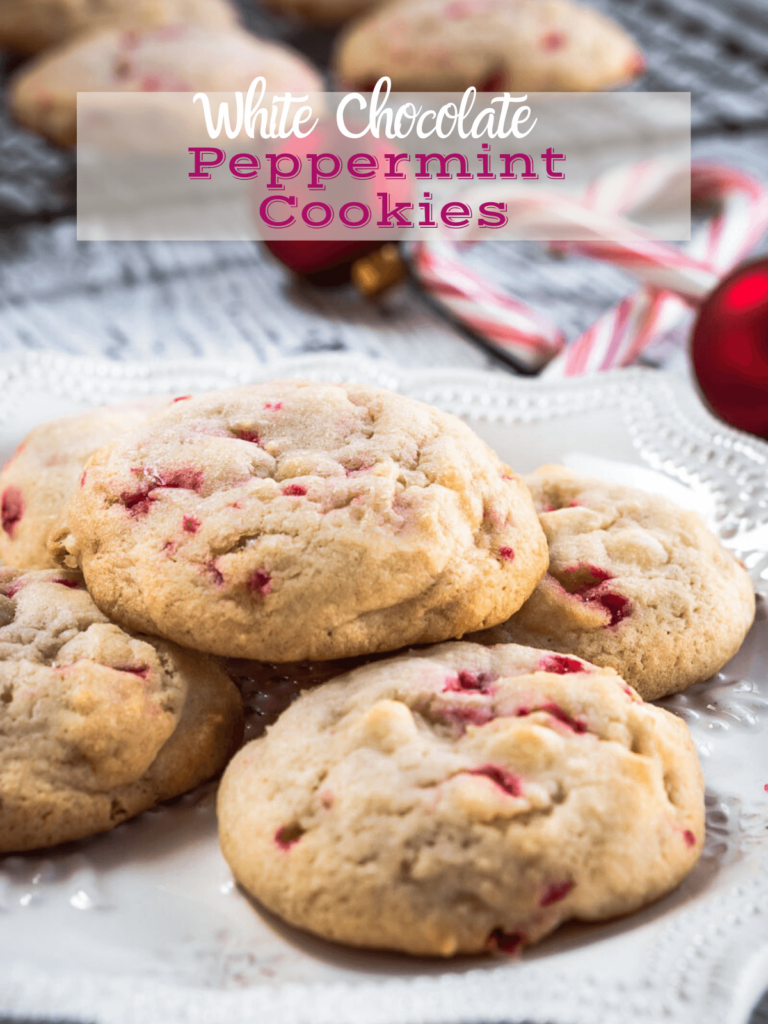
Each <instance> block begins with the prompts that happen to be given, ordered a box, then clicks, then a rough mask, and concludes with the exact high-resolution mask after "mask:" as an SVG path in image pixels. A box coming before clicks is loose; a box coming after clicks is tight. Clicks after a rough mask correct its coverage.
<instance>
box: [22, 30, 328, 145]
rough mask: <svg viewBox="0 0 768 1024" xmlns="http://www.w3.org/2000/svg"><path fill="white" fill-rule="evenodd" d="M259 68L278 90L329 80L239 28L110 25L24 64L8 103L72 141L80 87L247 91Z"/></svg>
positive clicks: (30, 124) (312, 88)
mask: <svg viewBox="0 0 768 1024" xmlns="http://www.w3.org/2000/svg"><path fill="white" fill-rule="evenodd" d="M259 75H263V76H264V77H265V78H266V80H267V83H268V86H269V88H270V90H271V91H273V92H280V91H281V90H290V91H291V92H294V93H311V92H319V91H321V90H322V88H323V82H322V78H321V77H320V75H319V73H318V72H317V71H316V70H315V69H314V68H313V67H312V66H311V65H310V63H309V62H308V61H307V60H305V58H304V57H302V56H301V55H300V54H298V53H295V52H294V51H293V50H290V49H289V48H288V47H286V46H282V45H280V44H278V43H273V42H269V41H267V40H265V39H259V38H258V37H257V36H254V35H251V34H250V33H249V32H245V31H241V30H239V29H232V30H222V31H214V30H212V29H206V28H203V27H201V26H199V25H171V26H167V27H165V28H158V29H148V30H145V31H124V30H120V29H113V28H108V29H102V30H100V31H97V32H92V33H89V34H88V35H86V36H78V37H77V38H76V39H74V40H72V41H71V42H70V43H67V44H65V45H64V46H62V47H58V48H57V49H55V50H52V51H51V52H50V53H45V54H43V55H42V57H40V58H38V59H37V60H35V61H33V62H32V63H31V64H28V65H24V67H22V69H21V70H20V71H19V72H18V73H17V75H16V76H15V77H14V79H13V81H12V83H11V87H10V105H11V112H12V113H13V115H14V117H16V119H17V120H18V121H19V122H20V123H21V124H23V125H24V126H25V127H27V128H30V129H31V130H32V131H36V132H39V133H40V134H41V135H45V136H46V137H47V138H49V139H51V141H53V142H55V143H57V144H58V145H60V146H72V145H74V144H75V142H76V141H77V94H78V92H103V93H110V92H198V91H203V92H209V93H210V92H229V91H233V90H240V91H241V92H247V90H248V87H249V86H250V84H251V82H252V81H253V79H254V78H257V77H258V76H259Z"/></svg>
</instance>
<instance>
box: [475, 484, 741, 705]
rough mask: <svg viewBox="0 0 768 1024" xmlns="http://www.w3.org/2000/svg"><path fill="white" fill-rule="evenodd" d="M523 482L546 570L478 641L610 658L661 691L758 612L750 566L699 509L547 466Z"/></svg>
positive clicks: (694, 671) (686, 681)
mask: <svg viewBox="0 0 768 1024" xmlns="http://www.w3.org/2000/svg"><path fill="white" fill-rule="evenodd" d="M525 481H526V483H527V484H528V486H529V487H530V488H531V491H532V493H533V497H534V501H535V503H536V508H537V510H538V512H539V519H540V521H541V525H542V526H543V528H544V532H545V533H546V535H547V541H548V543H549V555H550V565H549V571H548V573H547V574H546V575H545V576H544V578H543V579H542V580H541V582H540V583H539V585H538V587H537V588H536V590H535V591H534V593H533V595H532V596H531V597H530V598H529V600H528V601H527V602H526V604H525V605H524V606H523V607H522V608H521V609H520V611H519V612H518V613H517V614H516V615H514V616H512V618H511V619H510V620H509V621H508V622H505V623H504V624H503V625H501V626H498V627H497V628H495V629H492V630H489V631H487V632H486V633H484V634H482V635H481V636H480V637H477V638H473V639H479V640H481V641H482V642H484V643H508V642H513V643H523V644H529V645H530V646H532V647H548V648H552V650H556V651H560V652H562V653H566V654H575V655H577V656H578V657H580V658H587V659H589V660H590V661H593V662H595V664H598V665H605V666H610V667H612V668H615V669H616V671H617V672H619V673H620V674H621V675H622V676H623V677H624V678H625V679H626V680H627V682H629V683H631V684H632V686H634V687H635V689H636V690H637V691H638V692H639V693H640V694H641V695H642V696H643V697H644V698H645V699H646V700H655V699H656V698H658V697H663V696H665V695H667V694H670V693H676V692H677V691H679V690H683V689H685V688H686V687H687V686H690V685H691V684H692V683H697V682H700V681H702V680H704V679H707V678H708V677H709V676H711V675H713V674H714V673H715V672H717V671H718V670H719V669H721V668H722V667H723V665H724V664H725V663H726V662H727V661H728V660H729V659H730V658H731V657H733V655H734V654H735V653H736V651H737V650H738V649H739V647H740V646H741V644H742V642H743V640H744V637H745V636H746V634H747V631H748V630H749V627H750V626H751V625H752V621H753V619H754V616H755V594H754V590H753V588H752V584H751V582H750V579H749V576H748V575H747V572H746V570H745V569H744V567H743V566H742V565H741V563H740V562H738V561H737V560H736V558H735V557H734V556H733V555H732V554H731V553H730V552H729V551H727V550H726V549H725V548H724V547H723V545H722V544H721V543H720V541H719V540H718V539H717V537H715V536H714V535H713V534H712V533H711V532H710V531H709V530H708V529H707V527H706V526H705V525H704V522H703V521H702V519H701V518H700V516H698V515H697V514H696V513H695V512H691V511H689V510H687V509H683V508H680V507H679V506H677V505H675V504H674V502H672V501H669V499H667V498H664V497H661V496H659V495H655V494H649V493H647V492H645V491H640V490H635V489H634V488H631V487H624V486H621V485H618V484H611V483H607V482H605V481H601V480H593V479H590V478H588V477H583V476H579V475H578V474H576V473H572V472H570V471H569V470H567V469H564V468H563V467H562V466H543V467H542V468H541V469H539V470H537V471H536V472H535V473H533V474H531V475H530V476H527V477H525Z"/></svg>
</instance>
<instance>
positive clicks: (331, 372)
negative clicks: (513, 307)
mask: <svg viewBox="0 0 768 1024" xmlns="http://www.w3.org/2000/svg"><path fill="white" fill-rule="evenodd" d="M273 376H306V377H310V378H315V379H323V378H324V379H335V380H341V379H356V380H361V381H367V382H372V383H376V384H380V385H383V386H386V387H390V388H395V389H397V390H399V391H401V392H403V393H405V394H408V395H411V396H413V397H416V398H420V399H423V400H425V401H428V402H432V403H434V404H436V405H439V406H441V407H442V408H444V409H447V410H449V411H451V412H454V413H458V414H459V415H460V416H462V417H464V418H465V419H466V420H467V421H468V422H469V423H470V424H471V425H472V426H473V427H474V428H475V429H476V430H477V432H478V433H479V434H481V435H482V436H483V437H484V438H485V439H486V440H487V441H488V442H489V443H490V444H491V445H492V446H493V447H494V448H495V449H496V450H497V451H498V452H499V454H500V455H501V456H502V457H503V458H505V459H506V460H508V461H509V462H510V463H511V465H512V466H514V467H515V468H516V469H518V470H522V471H525V470H530V469H533V468H535V466H536V465H538V464H539V463H541V462H545V461H565V462H566V463H568V464H570V465H572V466H574V468H578V469H583V470H586V471H589V472H594V473H598V474H604V475H609V476H613V477H615V478H616V479H621V480H625V481H627V482H632V483H635V484H637V485H639V486H642V487H645V488H647V489H650V490H657V491H663V492H665V493H667V494H669V495H670V496H672V497H674V498H676V499H677V500H679V501H681V502H683V503H685V504H688V505H690V506H692V507H695V508H699V509H700V510H701V511H702V513H703V514H704V515H705V517H706V518H707V519H708V521H709V523H710V525H711V526H712V527H713V528H714V529H716V530H717V531H718V532H719V533H720V535H721V536H722V537H723V538H724V539H725V541H726V543H727V544H729V545H731V546H732V547H733V548H734V549H736V550H737V551H738V552H739V553H740V555H741V557H742V558H743V559H744V561H745V562H746V564H747V566H748V568H749V569H750V572H751V574H752V579H753V580H754V583H755V586H756V588H757V590H758V591H759V592H760V594H761V595H765V593H766V591H768V473H767V469H768V446H767V445H765V444H763V443H762V442H759V441H756V440H754V439H752V438H749V437H746V436H745V435H741V434H737V433H736V432H734V431H731V430H728V429H727V428H725V427H723V426H722V425H720V424H719V423H717V422H716V421H715V420H713V419H712V418H711V417H710V416H709V415H708V414H707V413H705V412H704V410H703V409H702V408H701V406H700V404H699V402H698V400H697V399H696V397H695V396H694V394H693V393H692V391H691V390H690V388H689V386H688V385H687V384H685V383H684V382H682V381H678V380H676V379H673V378H671V377H667V376H665V375H663V374H661V373H658V372H655V371H643V370H629V371H620V372H618V373H612V374H606V375H604V376H601V377H599V378H591V379H589V380H583V381H575V382H573V381H571V382H565V383H553V384H546V383H542V382H538V381H530V380H521V379H519V378H514V377H512V376H509V375H507V374H505V373H502V372H498V373H488V372H486V371H479V370H465V369H462V370H434V371H413V370H408V371H401V370H398V369H397V368H395V367H392V366H388V365H385V364H382V363H373V362H367V361H364V360H361V359H358V358H351V357H349V356H331V357H328V356H323V357H312V358H301V359H296V360H293V361H291V362H290V363H288V362H285V363H280V364H271V365H269V366H264V365H258V364H255V363H254V364H248V365H243V364H239V365H237V366H224V365H221V364H212V363H202V362H196V363H179V364H173V365H171V364H157V365H154V366H153V365H146V364H145V365H143V366H136V365H125V364H114V363H109V364H108V363H95V362H90V361H74V360H71V359H66V358H57V357H52V356H49V355H46V356H45V357H33V358H30V359H28V360H27V361H26V362H25V363H23V364H20V365H18V366H16V367H13V368H11V369H10V370H8V369H5V370H3V371H0V388H1V389H2V391H1V393H2V394H3V395H4V396H5V398H4V401H3V404H2V408H0V459H2V458H4V457H5V456H7V455H8V454H9V453H10V451H11V450H12V449H13V447H14V446H15V445H16V443H17V442H18V441H19V440H21V438H22V436H23V435H24V434H25V433H26V431H27V430H28V429H29V427H30V426H32V425H33V424H34V423H36V422H39V421H41V420H43V419H47V418H50V417H52V416H55V415H60V414H63V413H66V412H69V411H74V410H76V409H79V408H82V407H84V406H87V405H92V404H95V403H99V402H102V401H117V400H120V399H123V398H127V397H131V396H134V395H141V394H148V393H153V392H169V391H170V392H172V393H175V394H184V393H188V392H190V391H195V390H203V389H206V388H212V387H218V386H222V385H225V384H229V383H235V382H239V381H251V380H260V379H265V378H268V377H273ZM3 378H4V379H3ZM767 669H768V625H766V605H765V603H764V599H763V598H762V597H761V599H760V601H759V604H758V621H757V623H756V625H755V627H754V629H753V630H752V632H751V633H750V635H749V637H748V638H747V641H746V643H745V645H744V647H743V648H742V650H741V652H740V653H739V654H738V655H737V657H736V658H734V660H733V661H732V662H731V663H730V664H729V665H728V666H726V668H725V669H724V670H723V671H722V672H721V673H719V674H718V675H717V676H716V677H715V678H714V679H712V680H710V681H709V682H708V683H705V684H702V685H700V686H697V687H693V688H691V689H690V690H688V691H687V692H686V693H685V694H684V695H680V696H677V697H675V698H672V699H671V700H669V701H667V702H666V704H667V706H668V707H670V708H672V709H673V710H674V711H676V712H678V713H679V714H681V715H683V717H684V718H685V719H686V720H687V721H688V723H689V725H690V726H691V729H692V732H693V735H694V737H695V740H696V744H697V746H698V749H699V753H700V755H701V758H702V763H703V766H704V772H705V775H706V780H707V787H708V796H707V806H708V822H707V843H706V848H705V852H704V855H703V857H702V859H701V861H700V863H699V865H698V867H697V868H696V869H695V871H694V872H693V873H692V875H691V876H690V877H689V878H688V879H687V880H686V882H685V883H684V884H683V885H682V886H681V887H680V888H679V889H678V890H677V891H676V892H674V893H673V894H671V895H670V896H668V897H667V898H666V899H664V900H661V901H659V902H658V903H656V904H655V905H653V906H651V907H649V908H647V909H646V910H644V911H642V912H641V913H638V914H635V915H632V916H631V917H628V918H625V919H621V920H618V921H614V922H610V923H607V924H604V925H589V926H587V925H575V924H573V925H569V926H567V927H566V928H563V929H561V930H560V931H558V932H557V933H556V934H555V935H553V936H552V937H551V938H550V939H548V940H547V941H545V942H543V943H542V944H541V945H540V946H538V947H536V948H535V949H532V950H530V951H528V952H526V953H525V954H524V955H523V956H522V958H521V959H520V960H517V961H503V960H502V961H499V960H487V961H485V960H471V959H464V960H461V961H454V962H449V963H443V962H435V961H418V960H412V959H408V958H405V957H398V956H391V955H379V954H373V953H366V952H355V951H354V950H347V949H344V948H341V947H337V946H333V945H331V944H328V943H323V942H321V941H320V940H317V939H313V938H311V937H309V936H307V935H304V934H301V933H299V932H296V931H294V930H292V929H290V928H288V927H286V926H284V925H282V924H281V923H280V922H278V921H276V920H275V919H273V918H271V917H269V916H267V915H266V914H264V913H263V912H260V911H257V910H256V908H254V906H253V905H252V904H251V903H250V902H249V901H248V900H247V899H246V898H245V897H244V896H243V895H242V894H241V893H240V892H239V891H238V890H237V889H236V888H235V887H234V886H233V884H232V880H231V877H230V874H229V872H228V870H227V867H226V865H225V863H224V861H223V859H222V857H221V855H220V853H219V851H218V846H217V842H216V828H215V819H214V810H213V799H214V787H213V786H212V785H209V786H207V787H203V788H202V789H201V790H198V791H197V792H195V793H194V794H191V795H189V796H187V797H184V798H182V799H180V800H178V801H176V802H174V803H173V804H172V805H171V806H166V807H164V808H161V809H158V810H156V811H152V812H149V813H147V814H144V815H142V816H141V817H140V818H138V819H136V820H135V821H131V822H127V823H126V824H124V825H122V826H120V827H119V828H118V829H116V830H115V831H114V832H112V833H109V834H107V835H104V836H100V837H97V838H95V839H93V840H90V841H87V842H83V843H77V844H70V845H69V846H67V847H64V848H60V849H58V850H56V851H52V852H48V853H43V854H42V855H28V856H23V857H9V858H6V859H5V860H3V861H0V1012H3V1011H4V1012H6V1013H9V1014H14V1015H18V1016H26V1017H45V1016H49V1017H52V1018H55V1019H62V1018H68V1019H73V1020H78V1021H80V1020H82V1021H96V1022H98V1024H129V1022H130V1024H181V1022H185V1024H197V1022H199V1024H246V1022H248V1024H253V1022H255V1021H257V1020H258V1021H270V1022H279V1024H289V1022H294V1021H295V1022H297V1024H321V1022H326V1021H327V1022H329V1024H331V1022H332V1024H347V1022H349V1024H366V1022H370V1024H375V1022H381V1024H400V1022H403V1024H405V1022H413V1024H427V1022H434V1024H451V1022H457V1024H458V1022H461V1024H474V1022H481V1021H486V1022H489V1021H495V1020H506V1021H509V1020H518V1021H521V1020H537V1021H548V1022H550V1024H660V1022H662V1021H669V1022H670V1024H710V1022H712V1024H715V1022H716V1024H741V1022H744V1021H746V1020H747V1018H748V1016H749V1010H750V1007H751V1006H752V1005H753V1003H754V1002H755V1001H756V999H757V998H758V996H759V994H760V992H761V990H762V988H763V987H764V985H765V982H766V980H767V979H768V877H767V876H766V853H767V852H768V831H767V830H768V792H765V791H764V786H765V785H766V784H768V749H767V748H768V744H767V742H766V741H767V740H768V683H767V682H766V679H765V677H766V670H767Z"/></svg>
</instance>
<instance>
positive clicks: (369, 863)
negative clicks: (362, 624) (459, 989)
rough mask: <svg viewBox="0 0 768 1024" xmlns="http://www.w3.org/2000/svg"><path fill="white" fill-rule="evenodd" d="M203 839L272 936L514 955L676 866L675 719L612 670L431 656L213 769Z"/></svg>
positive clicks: (695, 829)
mask: <svg viewBox="0 0 768 1024" xmlns="http://www.w3.org/2000/svg"><path fill="white" fill-rule="evenodd" d="M218 816H219V837H220V842H221V847H222V851H223V853H224V856H225V858H226V860H227V862H228V863H229V865H230V867H231V869H232V872H233V874H234V876H235V878H236V879H237V880H238V881H239V882H240V884H241V885H242V886H243V887H244V888H245V889H246V890H247V891H248V892H249V893H251V894H252V895H253V896H255V897H256V898H257V899H258V900H260V901H261V902H262V903H263V904H264V905H265V906H266V907H268V908H269V909H270V910H272V911H274V912H275V913H277V914H279V915H280V916H281V917H283V918H285V920H287V921H288V922H290V923H291V924H293V925H296V926H298V927H300V928H305V929H307V930H309V931H312V932H315V933H317V934H318V935H321V936H323V937H325V938H327V939H333V940H335V941H338V942H346V943H349V944H351V945H354V946H368V947H376V948H385V949H393V950H401V951H404V952H407V953H413V954H421V955H439V956H453V955H455V954H461V953H480V952H483V951H484V950H494V949H495V950H500V951H502V952H506V953H513V952H516V951H517V950H518V949H520V948H521V947H522V946H524V945H528V944H532V943H534V942H538V941H539V940H540V939H541V938H543V937H544V936H545V935H547V934H548V933H549V932H551V931H552V930H553V929H554V928H556V927H557V925H558V924H560V923H561V922H563V921H566V920H569V919H571V918H578V919H581V920H584V921H597V920H601V919H603V918H608V917H613V916H615V915H618V914H624V913H627V912H629V911H632V910H636V909H638V908H639V907H641V906H643V904H645V903H647V902H649V901H650V900H654V899H656V898H657V897H659V896H661V895H663V894H664V893H666V892H668V891H669V890H671V889H672V888H674V887H675V886H676V885H677V884H678V883H679V882H680V881H681V880H682V879H683V878H684V877H685V875H686V874H687V873H688V872H689V871H690V870H691V868H692V867H693V865H694V864H695V863H696V860H697V859H698V856H699V854H700V852H701V847H702V841H703V838H704V794H703V783H702V777H701V771H700V768H699V763H698V760H697V757H696V752H695V749H694V746H693V742H692V740H691V737H690V734H689V732H688V729H687V727H686V725H685V723H684V722H683V721H682V720H680V719H679V718H676V717H675V716H673V715H671V714H670V713H669V712H667V711H664V710H662V709H660V708H657V707H654V706H653V705H649V704H645V703H644V702H643V701H641V700H640V698H639V697H638V696H637V694H636V693H635V692H634V691H633V690H632V689H631V688H630V687H629V686H627V685H626V683H625V682H624V681H623V680H622V679H621V678H620V677H619V676H617V675H616V673H615V672H613V671H612V670H611V669H601V668H597V667H596V666H594V665H589V664H586V663H582V662H580V661H578V660H577V659H575V658H564V657H562V656H560V655H557V654H553V653H551V652H547V651H534V650H532V649H531V648H525V647H518V646H516V645H500V646H498V647H494V648H483V647H481V646H479V645H477V644H469V643H446V644H441V645H440V646H438V647H434V648H431V649H426V650H421V651H418V652H416V651H412V652H409V653H407V654H405V655H402V656H400V657H397V658H392V659H388V660H386V661H381V662H378V663H376V664H371V665H367V666H365V667H364V668H360V669H357V670H355V671H353V672H350V673H348V674H347V675H344V676H341V677H339V678H337V679H336V680H334V681H333V682H330V683H327V684H325V685H324V686H321V687H319V688H318V689H317V690H314V691H310V692H307V693H305V694H303V695H302V696H301V697H299V698H298V700H297V701H295V702H294V703H293V704H292V705H291V706H290V707H289V708H288V710H287V711H285V712H284V713H283V715H282V716H281V717H280V718H279V719H278V721H277V723H276V724H275V725H273V726H272V727H271V728H270V729H268V730H267V733H266V735H265V736H264V737H262V738H261V739H257V740H254V741H253V742H252V743H249V744H247V745H246V746H245V747H243V749H242V750H241V751H240V752H239V753H238V754H237V755H236V756H235V758H234V760H233V761H232V762H231V763H230V765H229V766H228V768H227V770H226V772H225V774H224V777H223V779H222V783H221V786H220V789H219V802H218Z"/></svg>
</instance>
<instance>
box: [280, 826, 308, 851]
mask: <svg viewBox="0 0 768 1024" xmlns="http://www.w3.org/2000/svg"><path fill="white" fill-rule="evenodd" d="M303 835H304V829H303V828H302V827H301V825H299V824H298V823H297V822H294V823H293V824H291V825H281V826H280V828H279V829H278V830H277V832H275V842H276V843H277V845H278V846H279V847H280V849H281V850H289V849H290V848H291V847H292V846H294V845H295V844H296V843H298V841H299V840H300V839H301V837H302V836H303Z"/></svg>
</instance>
